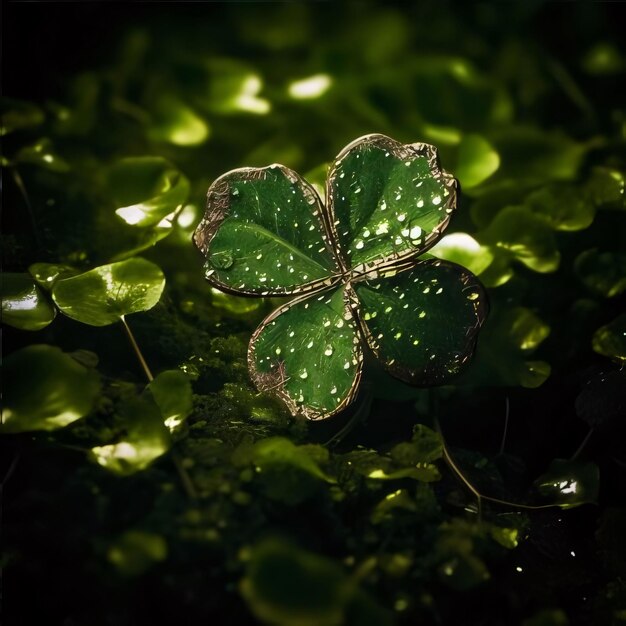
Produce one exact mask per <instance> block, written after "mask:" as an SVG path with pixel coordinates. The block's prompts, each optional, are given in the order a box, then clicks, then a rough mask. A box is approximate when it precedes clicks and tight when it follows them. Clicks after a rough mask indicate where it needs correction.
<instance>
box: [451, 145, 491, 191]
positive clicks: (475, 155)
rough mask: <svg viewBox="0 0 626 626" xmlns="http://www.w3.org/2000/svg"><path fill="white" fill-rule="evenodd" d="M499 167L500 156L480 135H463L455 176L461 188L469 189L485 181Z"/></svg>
mask: <svg viewBox="0 0 626 626" xmlns="http://www.w3.org/2000/svg"><path fill="white" fill-rule="evenodd" d="M498 167H500V156H499V155H498V153H497V152H496V150H495V149H494V147H493V146H492V145H491V144H490V143H489V142H488V141H487V140H486V139H485V138H484V137H481V136H480V135H463V139H461V143H460V145H459V155H458V161H457V166H456V170H455V175H456V176H457V178H458V179H459V182H460V183H461V187H462V188H464V189H465V188H471V187H476V186H477V185H480V184H481V183H482V182H484V181H485V180H487V179H488V178H489V177H490V176H491V175H492V174H493V173H494V172H495V171H496V170H497V169H498Z"/></svg>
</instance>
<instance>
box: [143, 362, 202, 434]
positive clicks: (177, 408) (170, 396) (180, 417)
mask: <svg viewBox="0 0 626 626" xmlns="http://www.w3.org/2000/svg"><path fill="white" fill-rule="evenodd" d="M147 388H148V389H149V390H150V393H151V394H152V396H153V398H154V401H155V402H156V404H157V406H158V407H159V409H160V410H161V415H162V417H163V423H164V424H165V426H167V428H168V429H169V430H170V432H173V431H175V430H177V429H178V428H179V427H180V426H181V424H182V423H183V422H184V421H185V419H186V418H187V417H188V415H189V414H190V413H191V411H192V409H193V400H192V393H193V392H192V390H191V382H190V381H189V377H188V376H187V375H186V374H184V373H183V372H181V371H180V370H166V371H165V372H161V373H160V374H159V375H158V376H157V377H156V378H155V379H154V380H153V381H151V382H150V383H149V384H148V387H147Z"/></svg>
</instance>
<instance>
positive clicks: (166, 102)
mask: <svg viewBox="0 0 626 626" xmlns="http://www.w3.org/2000/svg"><path fill="white" fill-rule="evenodd" d="M209 134H210V127H209V124H208V123H207V122H206V121H205V120H203V119H202V118H201V117H199V116H198V114H197V113H195V111H194V110H193V109H191V108H190V107H189V106H187V105H186V104H185V103H184V102H183V101H182V100H180V99H179V98H178V97H176V96H174V95H172V94H167V93H163V94H161V95H159V96H158V97H157V99H156V101H154V102H153V103H152V121H151V123H150V127H149V129H148V136H149V137H150V139H152V140H153V141H165V142H168V143H172V144H174V145H176V146H197V145H200V144H202V143H204V142H205V141H206V140H207V139H208V137H209Z"/></svg>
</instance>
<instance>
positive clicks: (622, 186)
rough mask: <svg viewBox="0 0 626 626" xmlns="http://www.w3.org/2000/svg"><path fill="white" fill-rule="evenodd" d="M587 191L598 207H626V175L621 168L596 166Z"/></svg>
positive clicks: (622, 208) (586, 188) (621, 208)
mask: <svg viewBox="0 0 626 626" xmlns="http://www.w3.org/2000/svg"><path fill="white" fill-rule="evenodd" d="M585 192H586V193H587V194H588V196H589V198H590V199H591V201H592V202H593V203H594V204H595V205H596V206H597V207H598V208H602V209H617V210H624V209H626V177H625V176H624V173H623V172H620V171H619V170H616V169H612V168H608V167H595V168H594V169H593V172H592V175H591V178H589V180H588V181H587V183H586V185H585Z"/></svg>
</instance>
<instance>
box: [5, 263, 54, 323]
mask: <svg viewBox="0 0 626 626" xmlns="http://www.w3.org/2000/svg"><path fill="white" fill-rule="evenodd" d="M56 314H57V312H56V309H55V308H54V307H53V306H52V304H51V303H50V301H49V300H48V297H47V296H46V294H45V293H44V292H43V291H42V290H41V289H40V288H39V287H38V286H37V284H36V283H35V281H34V280H33V279H32V278H31V276H30V275H29V274H13V273H10V272H7V273H4V274H2V323H3V324H8V325H9V326H13V327H14V328H19V329H21V330H41V329H42V328H45V327H46V326H47V325H48V324H50V322H52V320H53V319H54V318H55V316H56Z"/></svg>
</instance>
